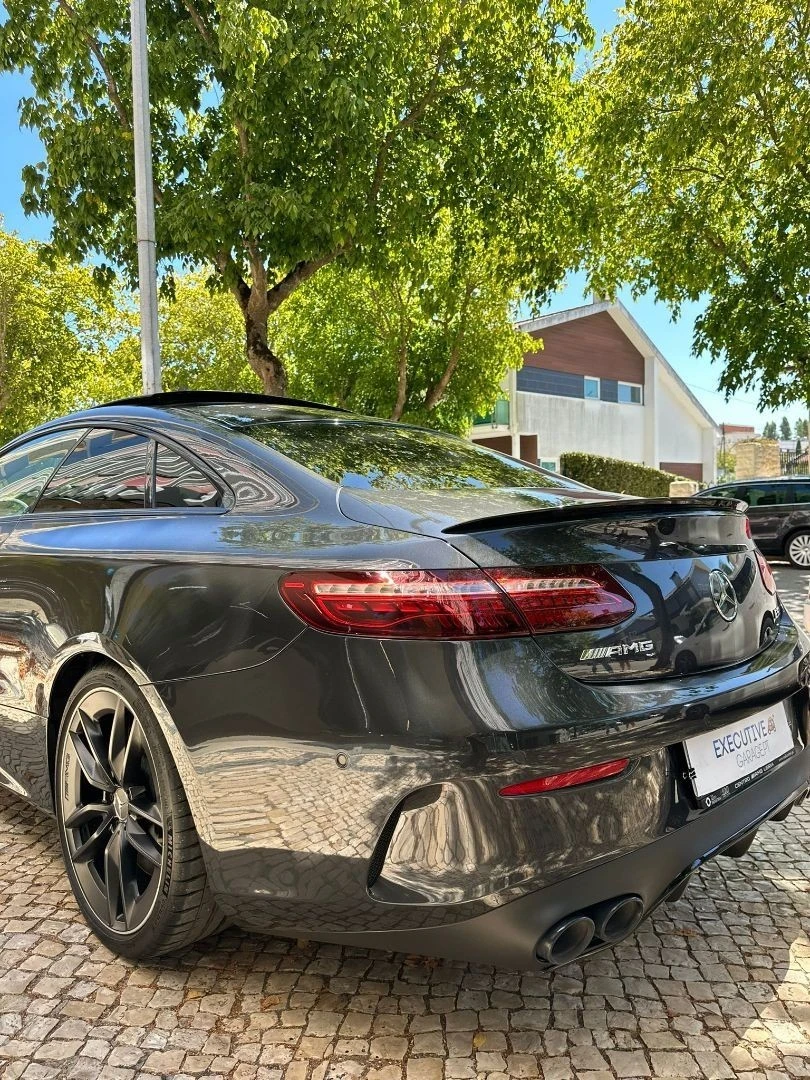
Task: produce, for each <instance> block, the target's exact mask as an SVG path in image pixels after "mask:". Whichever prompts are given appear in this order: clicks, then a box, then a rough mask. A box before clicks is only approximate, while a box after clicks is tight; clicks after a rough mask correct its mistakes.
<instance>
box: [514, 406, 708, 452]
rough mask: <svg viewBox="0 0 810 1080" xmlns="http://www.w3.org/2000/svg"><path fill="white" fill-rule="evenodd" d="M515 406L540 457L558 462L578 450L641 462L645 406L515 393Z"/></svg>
mask: <svg viewBox="0 0 810 1080" xmlns="http://www.w3.org/2000/svg"><path fill="white" fill-rule="evenodd" d="M517 405H518V427H519V429H520V431H522V432H537V449H538V456H539V457H541V458H544V459H549V458H555V459H559V456H560V454H561V453H565V452H566V451H572V450H579V451H582V452H583V453H586V454H605V455H606V456H607V457H616V458H621V459H622V460H624V461H638V462H643V461H644V456H645V455H644V451H645V419H644V413H645V408H644V406H641V405H619V404H616V403H615V402H606V401H586V400H585V399H583V398H567V397H553V396H551V395H550V394H529V393H525V392H518V393H517ZM697 460H700V458H698V459H697Z"/></svg>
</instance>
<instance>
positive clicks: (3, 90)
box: [0, 0, 806, 427]
mask: <svg viewBox="0 0 810 1080" xmlns="http://www.w3.org/2000/svg"><path fill="white" fill-rule="evenodd" d="M588 8H589V12H590V16H591V20H592V22H593V24H594V26H595V27H596V30H597V33H598V34H600V35H601V34H602V33H604V32H605V31H607V30H609V29H610V28H611V27H612V26H613V24H614V22H615V20H616V14H615V11H616V5H615V4H614V3H612V2H611V0H590V3H589V4H588ZM0 17H2V5H0ZM28 93H30V86H29V84H28V82H27V80H26V79H25V78H23V77H22V76H19V75H5V74H0V145H1V146H2V152H3V161H2V166H0V216H2V218H3V222H4V226H5V228H6V229H11V230H14V231H15V232H18V233H19V234H20V235H21V236H23V237H25V238H26V239H37V240H44V239H46V238H47V236H48V230H49V226H48V222H47V220H45V219H43V218H28V217H26V216H25V215H24V214H23V212H22V208H21V207H20V192H21V190H22V184H21V181H20V172H21V170H22V168H23V166H24V165H26V164H29V163H31V162H36V161H39V160H40V158H41V156H42V154H41V148H40V144H39V140H38V139H37V137H36V135H34V134H33V132H31V131H27V130H22V129H20V126H19V122H18V116H17V105H18V102H19V100H20V98H21V97H23V96H24V95H26V94H28ZM585 299H587V297H586V296H585V294H584V292H583V281H582V278H581V277H580V276H579V275H573V276H572V278H571V280H570V281H569V283H568V285H567V286H566V287H565V288H564V289H563V290H562V291H561V292H560V294H559V296H558V297H557V298H556V299H555V301H554V303H553V304H552V305H551V306H552V308H553V309H558V308H564V307H572V306H574V305H576V304H580V303H583V302H584V301H585ZM621 299H622V301H623V302H624V303H625V304H626V305H627V307H628V308H629V309H630V311H632V313H633V315H634V316H635V318H636V319H637V320H638V322H639V323H640V324H641V325H642V326H643V327H644V329H645V330H646V332H647V333H648V334H649V336H650V337H651V338H652V339H653V341H655V343H656V345H657V346H658V348H659V349H660V350H661V352H663V353H664V355H665V356H666V357H667V359H668V360H669V361H670V363H671V364H672V365H673V367H674V368H675V369H676V371H677V372H678V373H679V375H680V376H681V378H682V379H684V381H685V382H686V383H687V384H688V385H689V387H690V388H691V389H692V390H693V392H694V393H695V395H696V396H697V397H698V398H699V399H700V401H701V402H702V403H703V405H704V406H705V407H706V409H707V410H708V411H709V413H711V415H712V416H713V417H714V418H715V420H717V421H718V423H719V422H722V421H725V422H726V423H730V424H756V425H757V427H760V426H761V424H762V423H763V420H767V419H770V418H771V416H770V414H768V415H766V416H764V417H763V416H761V415H760V414H759V410H758V408H757V402H756V393H755V392H754V391H750V392H748V393H743V394H741V395H738V396H736V397H734V398H732V399H731V400H729V401H726V400H725V398H724V396H723V394H721V393H719V391H718V390H717V380H718V376H719V369H718V368H717V366H716V365H712V364H710V363H709V361H708V360H706V359H699V358H698V357H695V356H693V355H692V351H691V345H692V328H693V324H694V320H695V316H696V315H697V314H698V313H699V311H700V306H699V305H697V304H693V305H688V306H687V307H685V308H684V310H683V311H682V313H681V316H680V318H679V319H678V320H677V321H676V322H673V321H672V320H671V318H670V315H669V311H668V309H667V308H666V307H665V306H664V305H663V304H659V303H657V302H656V301H655V299H654V298H653V297H652V296H645V297H642V298H641V299H639V300H633V299H632V298H631V297H630V295H629V293H627V292H625V293H622V296H621ZM788 415H789V416H790V419H791V421H795V419H796V418H797V417H799V416H805V415H806V412H805V411H804V410H802V409H799V408H794V409H791V410H788ZM773 418H774V419H778V417H776V416H775V417H773Z"/></svg>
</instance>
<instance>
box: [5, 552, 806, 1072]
mask: <svg viewBox="0 0 810 1080" xmlns="http://www.w3.org/2000/svg"><path fill="white" fill-rule="evenodd" d="M777 574H778V576H779V579H780V588H782V589H783V591H784V595H785V597H786V602H788V603H789V604H790V606H791V607H794V609H795V608H796V606H798V605H799V604H800V603H801V601H802V600H803V583H804V575H799V574H798V572H797V571H792V570H790V569H789V568H787V567H782V568H779V569H778V570H777ZM809 831H810V810H808V809H807V808H806V807H803V808H802V809H800V810H799V811H797V812H795V813H794V814H792V815H791V817H790V818H788V820H787V821H786V822H784V823H782V824H779V825H772V826H767V827H765V828H763V829H762V830H761V831H760V834H759V837H758V839H757V841H756V843H755V844H754V846H753V847H752V848H751V850H750V852H749V854H748V855H747V856H745V857H744V858H742V859H740V860H737V861H733V860H729V859H719V860H717V861H716V862H714V863H712V864H709V865H708V866H706V867H704V868H703V870H702V871H701V872H700V873H699V874H698V875H697V876H696V878H695V879H693V882H692V884H691V885H690V887H689V890H688V891H687V893H686V895H685V896H684V898H683V899H682V900H681V901H679V902H678V903H677V904H674V905H672V906H671V907H668V908H665V909H662V910H661V911H659V912H658V913H657V914H656V915H655V916H654V917H653V918H652V919H651V920H650V921H649V922H647V923H645V924H644V926H643V927H642V928H641V930H640V931H639V932H638V933H637V934H636V935H635V936H634V937H633V938H631V939H630V940H629V941H627V942H626V943H625V944H623V945H621V946H620V947H618V948H617V949H615V950H614V951H613V952H612V953H605V954H602V956H600V957H595V958H594V959H593V960H591V961H589V962H587V963H585V964H582V965H578V964H572V965H569V966H568V967H567V968H565V969H563V970H561V971H559V972H557V973H555V974H554V975H553V976H551V977H550V978H546V977H541V976H537V975H526V974H523V973H521V972H513V971H501V970H494V969H492V968H486V967H475V966H470V965H463V964H453V963H446V962H441V961H432V962H431V961H425V960H420V959H418V958H414V957H405V956H399V955H391V954H386V953H375V952H371V951H364V950H360V949H341V948H339V947H337V946H332V945H315V944H307V943H305V942H299V943H293V942H287V941H281V940H277V939H272V938H258V937H251V936H248V935H246V934H242V933H239V932H236V931H228V932H226V933H224V934H222V935H220V937H219V938H218V939H215V940H213V941H210V942H207V943H205V944H204V945H202V946H200V947H198V948H197V949H195V950H194V951H192V952H188V953H186V954H185V955H183V956H180V957H175V958H171V959H169V960H165V961H161V962H159V963H141V964H137V965H135V964H130V963H128V962H124V961H121V960H119V959H117V958H116V957H115V956H113V955H112V954H111V953H109V952H108V951H107V950H106V949H104V948H103V947H102V946H100V945H99V944H98V943H97V942H96V941H95V939H94V938H93V937H91V936H90V935H89V933H88V930H87V928H86V926H85V924H84V922H83V921H82V920H81V918H80V917H79V915H78V912H77V910H76V906H75V904H74V902H73V899H72V897H71V895H70V893H69V890H68V886H67V882H66V879H65V877H64V874H63V872H62V867H61V862H60V856H59V850H58V842H57V837H56V830H55V827H54V825H53V823H52V822H51V821H50V820H49V819H47V818H45V817H44V816H42V815H41V814H39V813H37V812H36V811H34V810H32V809H30V808H29V807H28V806H26V805H25V804H24V803H22V802H20V801H19V800H16V799H15V798H13V797H12V796H7V795H0V1075H1V1076H2V1077H3V1080H12V1078H16V1077H20V1076H22V1077H25V1078H32V1080H36V1078H43V1080H44V1078H49V1077H73V1078H76V1080H92V1078H95V1077H104V1078H109V1080H119V1078H120V1080H130V1078H136V1077H137V1078H139V1080H140V1078H143V1080H151V1078H153V1077H161V1076H163V1077H181V1076H182V1077H205V1076H217V1077H226V1076H227V1077H231V1078H238V1080H351V1078H355V1077H357V1078H360V1077H363V1078H366V1077H367V1078H369V1080H466V1078H472V1077H477V1076H480V1077H488V1078H489V1080H502V1078H503V1080H505V1078H506V1077H515V1078H535V1077H536V1078H538V1080H541V1078H542V1080H564V1078H568V1077H571V1078H574V1077H576V1078H578V1080H616V1078H633V1077H703V1078H706V1080H722V1078H726V1077H728V1078H732V1077H739V1078H740V1080H776V1078H780V1080H781V1078H783V1077H793V1076H795V1077H810V937H808V933H810V846H808V840H807V837H808V832H809Z"/></svg>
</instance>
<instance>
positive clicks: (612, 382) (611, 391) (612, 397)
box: [599, 379, 619, 403]
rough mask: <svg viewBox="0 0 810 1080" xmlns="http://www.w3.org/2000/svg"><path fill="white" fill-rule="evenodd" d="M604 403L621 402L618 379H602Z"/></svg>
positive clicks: (601, 392) (600, 388)
mask: <svg viewBox="0 0 810 1080" xmlns="http://www.w3.org/2000/svg"><path fill="white" fill-rule="evenodd" d="M599 392H600V394H601V397H602V401H612V402H614V403H615V402H617V401H618V400H619V382H618V379H602V380H601V382H600V386H599Z"/></svg>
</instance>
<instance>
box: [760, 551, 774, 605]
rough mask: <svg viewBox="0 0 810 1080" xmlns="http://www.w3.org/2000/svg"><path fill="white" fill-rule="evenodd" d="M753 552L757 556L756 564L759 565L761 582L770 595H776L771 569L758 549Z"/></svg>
mask: <svg viewBox="0 0 810 1080" xmlns="http://www.w3.org/2000/svg"><path fill="white" fill-rule="evenodd" d="M755 554H756V557H757V564H758V565H759V572H760V574H761V575H762V584H763V585H764V586H765V588H766V589H767V590H768V592H769V593H770V594H771V596H776V579H775V578H774V576H773V571H772V570H771V568H770V566H769V565H768V560H767V559H766V558H765V556H764V555H763V554H762V552H761V551H759V550H757V551H756V552H755Z"/></svg>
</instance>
